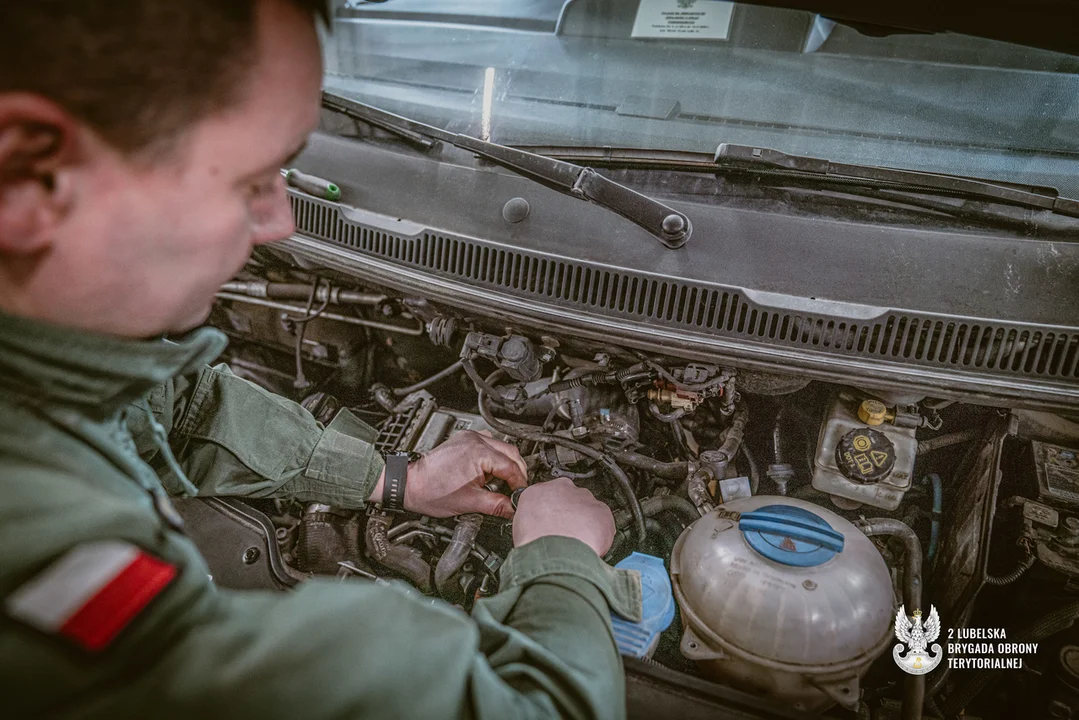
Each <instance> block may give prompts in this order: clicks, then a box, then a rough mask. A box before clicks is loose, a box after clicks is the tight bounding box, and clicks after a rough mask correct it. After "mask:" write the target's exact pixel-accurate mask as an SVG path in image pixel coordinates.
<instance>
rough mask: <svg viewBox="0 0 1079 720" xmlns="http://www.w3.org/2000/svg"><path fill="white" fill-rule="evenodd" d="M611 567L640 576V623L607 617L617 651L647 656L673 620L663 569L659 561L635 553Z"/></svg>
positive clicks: (671, 598) (664, 569)
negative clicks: (631, 571)
mask: <svg viewBox="0 0 1079 720" xmlns="http://www.w3.org/2000/svg"><path fill="white" fill-rule="evenodd" d="M615 567H616V568H618V569H620V570H636V571H637V572H639V573H640V574H641V621H640V622H639V623H635V622H630V621H628V620H623V619H622V618H620V617H618V616H614V617H612V618H611V627H612V629H613V630H614V640H615V644H617V645H618V652H619V653H620V654H622V655H629V656H630V657H636V658H646V657H650V656H651V655H652V652H653V651H654V650H655V649H656V644H657V643H658V641H659V634H660V633H661V632H663V631H664V630H666V629H667V628H668V627H669V626H670V624H671V622H672V621H673V620H674V592H673V591H672V590H671V580H670V578H669V577H668V576H667V568H666V567H664V565H663V559H662V558H658V557H655V556H654V555H645V554H644V553H639V552H634V553H630V554H629V556H627V557H625V558H623V559H622V560H621V561H619V562H618V564H617V565H615Z"/></svg>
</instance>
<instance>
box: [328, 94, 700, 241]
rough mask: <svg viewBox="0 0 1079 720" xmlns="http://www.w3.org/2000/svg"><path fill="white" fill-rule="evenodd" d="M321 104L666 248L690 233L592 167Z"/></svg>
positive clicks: (672, 214)
mask: <svg viewBox="0 0 1079 720" xmlns="http://www.w3.org/2000/svg"><path fill="white" fill-rule="evenodd" d="M322 104H323V106H324V107H326V108H327V109H330V110H334V111H336V112H340V113H342V114H344V115H346V116H348V117H350V118H352V119H354V120H359V121H361V122H364V123H367V124H369V125H373V126H375V127H378V128H381V129H382V130H385V131H386V132H389V133H392V134H394V135H397V136H398V137H400V138H402V139H403V140H405V141H407V142H409V143H411V144H413V145H416V146H417V147H420V148H421V149H424V150H431V149H433V148H434V147H435V145H436V144H437V142H444V143H447V144H450V145H453V146H454V147H459V148H461V149H463V150H468V151H469V152H472V153H475V154H476V155H479V156H480V157H482V158H485V159H487V160H489V161H490V162H493V163H494V164H496V165H499V166H501V167H504V168H506V169H508V170H512V171H513V172H515V173H517V174H518V175H522V176H524V177H527V178H529V179H531V180H535V181H536V182H538V183H540V184H542V185H544V186H546V187H549V188H551V189H552V190H555V191H557V192H560V193H563V194H565V195H569V196H571V197H575V198H577V199H579V200H586V201H590V202H593V203H595V204H597V205H599V206H601V207H604V208H607V209H608V210H611V211H612V212H615V213H617V214H619V215H621V216H622V217H624V218H626V219H627V220H629V221H630V222H632V223H635V224H637V225H639V226H640V227H642V228H644V230H646V231H647V232H648V233H649V234H651V235H652V236H653V237H655V238H656V239H657V240H659V241H660V242H661V243H663V244H664V245H666V246H667V247H669V248H679V247H682V245H684V244H685V243H686V241H687V240H689V236H690V234H691V233H692V231H693V226H692V224H691V223H690V221H689V218H688V217H687V216H686V215H684V214H683V213H680V212H678V211H677V210H675V209H674V208H671V207H668V206H667V205H664V204H663V203H661V202H659V201H658V200H655V199H653V198H650V197H648V196H647V195H643V194H641V193H639V192H637V191H636V190H633V189H631V188H629V187H627V186H625V185H622V184H621V183H617V182H615V181H614V180H610V179H608V178H606V177H604V176H602V175H600V174H599V173H597V172H596V171H595V170H593V169H592V168H590V167H582V166H580V165H574V164H573V163H568V162H564V161H562V160H555V159H553V158H549V157H543V156H542V155H535V154H533V153H530V152H526V151H524V150H518V149H516V148H512V147H507V146H505V145H499V144H497V143H492V142H488V141H486V140H481V139H479V138H475V137H472V136H470V135H461V134H458V133H452V132H448V131H446V130H442V129H441V128H437V127H435V126H433V125H427V124H425V123H421V122H418V121H416V120H410V119H408V118H405V117H401V116H400V115H394V114H393V113H388V112H386V111H385V110H379V109H378V108H375V107H371V106H370V105H365V104H363V103H360V102H357V101H355V100H352V99H351V98H347V97H344V96H343V95H338V94H337V93H333V92H329V91H323V93H322Z"/></svg>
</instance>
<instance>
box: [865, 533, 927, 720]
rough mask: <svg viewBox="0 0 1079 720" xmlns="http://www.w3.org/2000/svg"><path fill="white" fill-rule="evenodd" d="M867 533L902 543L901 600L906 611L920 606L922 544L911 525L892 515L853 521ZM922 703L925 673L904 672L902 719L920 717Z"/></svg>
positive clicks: (911, 719) (918, 608)
mask: <svg viewBox="0 0 1079 720" xmlns="http://www.w3.org/2000/svg"><path fill="white" fill-rule="evenodd" d="M854 524H855V525H856V526H858V529H859V530H861V531H862V532H864V533H865V534H866V535H870V536H872V535H888V536H891V537H894V538H896V539H898V540H899V541H900V542H902V543H903V558H904V566H903V603H904V605H905V607H906V608H907V609H908V611H911V612H912V611H914V610H920V609H921V607H922V543H921V541H920V540H919V539H918V536H917V535H916V534H915V533H914V531H913V530H911V529H910V526H909V525H907V524H906V523H904V522H900V521H899V520H893V519H892V518H870V519H868V520H859V521H857V522H855V523H854ZM924 704H925V676H924V675H907V676H906V679H905V680H904V683H903V709H902V715H901V717H902V718H903V720H921V718H922V706H923V705H924Z"/></svg>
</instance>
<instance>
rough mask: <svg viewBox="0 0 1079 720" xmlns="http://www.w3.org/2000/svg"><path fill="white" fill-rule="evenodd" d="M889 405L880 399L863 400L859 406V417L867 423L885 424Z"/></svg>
mask: <svg viewBox="0 0 1079 720" xmlns="http://www.w3.org/2000/svg"><path fill="white" fill-rule="evenodd" d="M887 417H888V407H887V406H886V405H885V404H884V403H882V402H881V401H880V400H863V401H862V404H861V405H859V406H858V419H859V420H861V421H862V422H864V423H865V424H866V425H883V424H884V420H885V419H886V418H887Z"/></svg>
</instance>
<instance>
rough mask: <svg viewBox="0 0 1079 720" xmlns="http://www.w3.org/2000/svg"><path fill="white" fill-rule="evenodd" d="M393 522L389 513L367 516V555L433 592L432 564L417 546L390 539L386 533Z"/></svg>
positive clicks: (427, 590)
mask: <svg viewBox="0 0 1079 720" xmlns="http://www.w3.org/2000/svg"><path fill="white" fill-rule="evenodd" d="M391 522H393V520H392V519H391V518H390V516H389V514H388V513H380V514H377V515H372V516H371V517H369V518H367V532H366V533H365V535H364V537H365V540H366V542H365V544H364V545H365V550H366V552H367V556H368V557H369V558H371V559H372V560H374V561H375V562H377V563H378V564H379V565H383V566H385V567H387V568H389V569H390V570H393V571H394V572H397V573H400V574H401V575H404V576H405V577H406V578H408V579H409V580H410V581H412V584H413V585H415V586H416V587H418V588H419V589H420V590H421V591H422V592H424V593H429V592H431V566H430V565H428V564H427V562H426V561H425V560H424V559H423V556H422V555H421V554H420V551H419V550H417V549H416V548H414V547H411V546H409V545H399V544H396V543H391V542H390V541H389V538H388V537H387V536H386V533H387V532H389V529H390V523H391Z"/></svg>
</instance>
